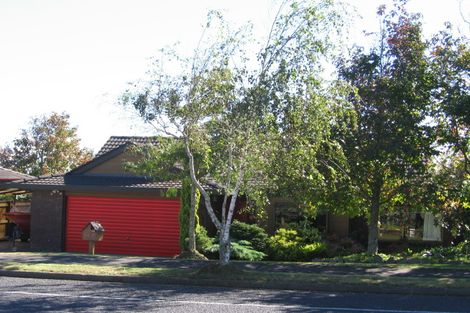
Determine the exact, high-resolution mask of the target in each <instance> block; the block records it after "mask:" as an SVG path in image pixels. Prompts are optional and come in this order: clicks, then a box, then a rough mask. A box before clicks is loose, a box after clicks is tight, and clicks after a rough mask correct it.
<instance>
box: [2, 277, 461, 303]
mask: <svg viewBox="0 0 470 313" xmlns="http://www.w3.org/2000/svg"><path fill="white" fill-rule="evenodd" d="M0 276H5V277H21V278H36V279H58V280H77V281H95V282H112V283H132V284H164V285H187V286H204V287H227V288H240V289H277V290H299V291H323V292H352V293H377V294H403V295H432V296H443V295H446V296H465V297H468V296H470V290H468V289H459V288H406V289H405V288H403V287H398V286H384V285H374V286H370V285H363V284H347V285H344V284H343V285H332V284H321V283H320V284H315V283H310V282H308V283H305V284H298V283H289V282H287V283H286V282H278V281H276V280H273V281H266V282H247V281H237V280H214V279H203V278H199V279H197V280H195V279H189V278H162V277H148V276H147V277H137V276H104V275H81V274H62V273H43V272H23V271H7V270H0Z"/></svg>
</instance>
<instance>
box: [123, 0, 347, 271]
mask: <svg viewBox="0 0 470 313" xmlns="http://www.w3.org/2000/svg"><path fill="white" fill-rule="evenodd" d="M337 20H338V17H337V15H336V12H335V11H334V9H333V5H332V4H331V1H325V2H310V1H298V2H297V1H285V2H283V4H282V5H281V7H280V9H279V12H278V14H277V16H276V18H275V20H274V21H273V27H272V29H271V32H270V34H269V35H268V37H267V41H266V43H265V44H264V45H263V47H262V48H261V49H260V52H259V53H258V54H254V57H253V58H249V55H250V53H249V51H250V50H249V49H246V48H245V47H246V45H245V44H246V43H247V39H248V35H247V34H248V33H249V32H250V29H249V26H247V27H242V28H240V29H238V30H236V31H230V30H229V28H228V27H227V25H226V23H225V22H224V21H223V19H222V18H221V17H220V15H219V14H218V13H216V12H211V13H210V15H209V19H208V23H207V25H206V28H205V29H204V31H203V36H202V38H201V40H200V42H199V45H198V47H197V48H196V49H195V51H194V54H193V56H191V57H190V58H182V57H180V56H178V54H177V53H174V52H173V51H168V50H167V51H166V52H165V53H164V54H163V55H162V57H161V58H158V59H157V60H156V61H155V63H154V66H153V67H152V70H151V72H150V73H149V74H150V75H149V77H150V79H149V80H148V81H147V82H140V83H136V84H134V86H133V87H132V88H131V89H130V90H129V91H128V92H126V93H125V94H124V96H123V98H122V100H123V103H124V104H127V105H132V106H133V107H134V108H135V109H136V110H137V111H138V112H139V114H140V116H141V117H143V119H144V120H145V121H146V122H149V123H151V124H152V125H154V127H155V129H156V131H157V132H159V133H161V134H166V135H168V136H172V137H175V138H179V139H180V140H182V141H183V142H184V147H185V152H186V156H187V160H188V168H189V173H190V177H191V180H192V183H193V184H194V185H195V186H196V187H197V189H198V190H199V191H200V193H201V196H202V199H203V201H204V204H205V207H206V209H207V212H208V214H209V216H210V218H211V220H212V222H213V223H214V225H215V226H216V228H217V230H218V237H219V257H220V258H219V263H220V264H221V265H226V264H228V263H229V260H230V227H231V223H232V220H233V216H234V213H235V207H236V202H237V199H238V197H239V196H240V195H241V194H243V195H246V196H249V197H251V198H252V199H256V200H258V201H259V202H262V200H263V199H264V197H263V195H264V194H265V193H264V191H265V189H267V188H269V186H270V179H269V175H268V173H269V172H270V171H268V169H269V168H270V167H272V166H273V162H274V156H275V155H276V154H277V153H279V151H282V149H281V145H283V144H288V143H286V142H283V141H282V140H281V139H282V138H283V136H284V135H285V132H284V131H283V127H282V126H281V125H283V123H282V121H283V120H284V121H285V120H286V116H287V118H288V115H287V113H288V112H293V111H292V110H291V109H290V107H289V106H287V107H285V109H282V108H281V107H282V105H280V104H286V103H287V104H288V103H289V102H290V99H289V98H290V97H292V96H293V95H296V96H295V99H297V100H298V102H299V103H302V104H303V106H296V112H297V113H299V112H301V111H302V109H303V108H306V107H308V108H309V112H312V116H315V114H313V113H314V112H317V108H315V104H317V103H318V102H316V101H314V98H315V94H316V91H318V89H315V88H314V87H315V85H316V84H317V81H316V80H313V79H312V77H313V76H314V75H316V74H318V70H315V72H312V73H313V74H312V73H309V71H311V70H314V69H318V67H319V63H320V60H319V58H318V55H320V54H324V52H325V50H326V49H327V46H328V45H327V42H328V34H327V33H325V31H326V30H331V29H333V28H334V27H335V26H337V25H335V24H334V21H337ZM215 24H217V25H215ZM214 34H215V35H214ZM256 63H257V65H256ZM168 64H171V68H168V67H166V66H167V65H168ZM175 64H179V67H178V68H175ZM253 64H255V65H253ZM173 73H176V74H173ZM299 77H300V78H299ZM276 108H277V109H276ZM278 109H279V110H278ZM318 116H322V119H320V118H315V119H312V120H309V122H311V123H314V122H318V121H323V122H322V123H321V125H317V127H319V128H321V127H322V126H325V127H328V125H327V123H325V121H326V118H325V116H324V112H320V111H319V114H318ZM315 131H318V129H316V130H315ZM196 147H197V148H198V149H203V150H204V149H205V150H206V151H207V152H208V153H209V160H210V161H209V170H208V175H207V176H205V177H201V176H199V175H198V173H197V171H196V166H197V164H196V160H195V157H194V150H195V148H196ZM301 149H303V147H301ZM214 188H216V189H217V192H218V193H221V194H222V195H223V201H222V205H221V207H219V208H215V207H214V206H213V204H212V202H211V189H214Z"/></svg>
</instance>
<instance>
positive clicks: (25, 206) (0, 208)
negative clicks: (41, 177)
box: [0, 167, 33, 240]
mask: <svg viewBox="0 0 470 313" xmlns="http://www.w3.org/2000/svg"><path fill="white" fill-rule="evenodd" d="M31 178H33V176H29V175H26V174H22V173H19V172H15V171H13V170H10V169H6V168H3V167H0V183H2V182H11V181H17V180H23V179H31ZM14 191H16V190H12V193H13V194H14V193H15V192H14ZM20 193H23V192H20ZM30 205H31V203H30V201H25V200H19V201H17V200H16V199H15V198H14V196H10V197H9V198H7V199H1V198H0V240H1V239H4V238H6V236H7V233H8V232H9V229H8V225H9V224H10V222H11V221H10V220H9V219H8V218H7V213H10V212H29V208H30Z"/></svg>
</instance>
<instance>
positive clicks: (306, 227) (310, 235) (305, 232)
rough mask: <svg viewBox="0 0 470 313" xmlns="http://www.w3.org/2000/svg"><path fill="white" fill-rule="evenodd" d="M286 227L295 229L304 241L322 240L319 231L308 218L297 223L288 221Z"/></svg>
mask: <svg viewBox="0 0 470 313" xmlns="http://www.w3.org/2000/svg"><path fill="white" fill-rule="evenodd" d="M286 228H287V229H292V230H295V231H297V233H298V234H299V236H300V237H301V238H302V240H303V242H305V243H310V242H319V241H323V237H322V235H321V233H320V231H319V230H318V229H317V228H315V227H313V226H312V225H311V224H310V222H309V221H308V220H304V221H301V222H298V223H289V224H288V225H287V227H286Z"/></svg>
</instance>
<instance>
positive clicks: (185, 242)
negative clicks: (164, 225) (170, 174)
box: [179, 178, 200, 251]
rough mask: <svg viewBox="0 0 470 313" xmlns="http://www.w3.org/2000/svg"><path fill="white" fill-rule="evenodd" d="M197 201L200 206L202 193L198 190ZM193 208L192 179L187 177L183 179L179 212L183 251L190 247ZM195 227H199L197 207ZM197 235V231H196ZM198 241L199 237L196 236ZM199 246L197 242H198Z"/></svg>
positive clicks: (196, 205)
mask: <svg viewBox="0 0 470 313" xmlns="http://www.w3.org/2000/svg"><path fill="white" fill-rule="evenodd" d="M195 198H196V201H195V202H196V203H195V207H196V208H198V207H199V198H200V193H199V191H198V190H196V194H195ZM190 210H191V180H190V179H189V178H185V179H183V181H182V187H181V208H180V212H179V223H180V247H181V250H182V251H187V250H188V249H189V214H190ZM195 218H196V220H195V224H194V225H195V228H196V230H197V229H198V227H200V226H199V216H198V215H197V209H196V212H195ZM196 236H197V233H196ZM196 241H197V237H196ZM196 246H197V242H196Z"/></svg>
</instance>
